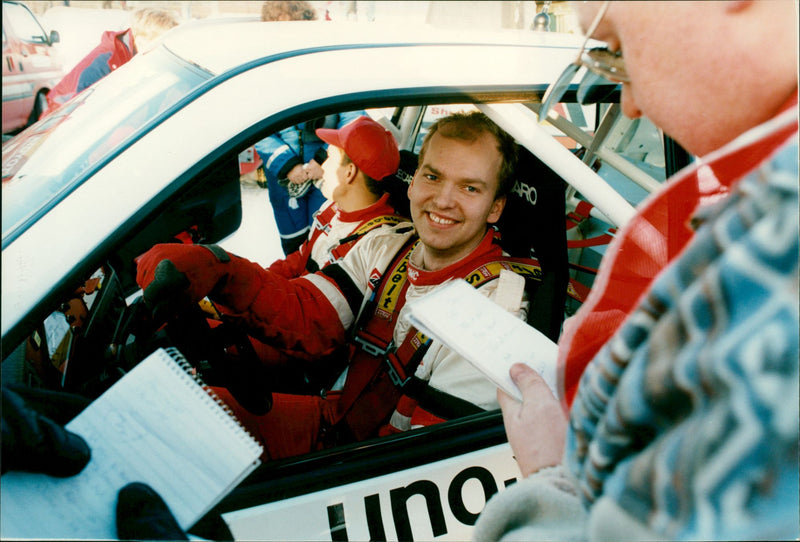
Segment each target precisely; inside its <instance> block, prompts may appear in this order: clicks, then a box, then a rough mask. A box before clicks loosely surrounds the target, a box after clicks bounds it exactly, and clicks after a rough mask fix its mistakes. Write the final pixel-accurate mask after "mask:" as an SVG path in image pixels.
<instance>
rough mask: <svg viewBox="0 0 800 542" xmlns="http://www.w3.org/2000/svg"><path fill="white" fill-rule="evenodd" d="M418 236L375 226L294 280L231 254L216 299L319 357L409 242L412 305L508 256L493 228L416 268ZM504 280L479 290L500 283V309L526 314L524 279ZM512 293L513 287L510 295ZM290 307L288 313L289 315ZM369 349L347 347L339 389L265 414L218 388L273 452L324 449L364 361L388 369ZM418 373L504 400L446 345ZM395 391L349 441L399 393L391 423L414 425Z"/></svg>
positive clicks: (406, 227)
mask: <svg viewBox="0 0 800 542" xmlns="http://www.w3.org/2000/svg"><path fill="white" fill-rule="evenodd" d="M415 240H416V236H415V232H414V230H413V227H411V225H410V224H408V223H405V224H400V225H398V226H395V227H393V228H379V229H377V230H374V231H372V232H371V233H370V234H368V235H366V236H364V237H363V238H362V239H361V240H360V242H359V243H358V244H357V245H356V246H355V247H353V248H352V250H350V252H349V253H348V254H347V255H346V256H345V257H344V258H343V259H342V260H340V261H339V262H337V263H335V264H331V265H328V266H327V267H325V268H324V269H323V270H322V271H320V272H317V273H313V274H307V275H304V276H302V277H300V278H296V279H293V280H287V279H286V278H285V277H282V276H279V275H278V274H277V273H274V272H271V271H269V270H264V269H263V268H261V267H260V266H258V265H257V264H253V263H251V262H247V261H246V260H242V259H240V258H236V257H235V256H232V259H233V260H234V261H232V262H231V263H234V264H235V269H236V270H235V272H234V273H232V274H230V276H231V278H230V279H229V280H228V281H227V282H226V284H225V285H224V287H222V288H218V289H216V291H215V292H214V294H212V296H211V297H212V299H213V300H214V301H215V302H218V303H220V304H222V305H224V306H225V307H226V310H225V312H226V313H227V314H228V315H229V316H231V317H233V318H238V319H241V320H244V321H245V322H246V324H247V327H248V328H249V329H250V333H251V334H252V335H254V336H255V337H257V338H258V339H259V340H261V341H264V342H266V343H268V344H271V345H273V346H276V347H280V348H282V349H285V350H288V351H294V352H297V353H303V354H305V355H311V356H315V357H317V356H323V355H326V354H328V353H330V352H332V351H333V350H334V349H336V348H337V347H338V346H339V345H342V344H344V343H345V342H346V341H347V331H349V330H351V328H353V326H354V324H355V322H356V319H357V318H358V315H359V312H360V310H361V309H362V308H363V306H365V305H366V301H367V299H368V298H369V297H370V294H371V292H372V290H373V289H375V288H376V287H377V286H378V284H380V282H381V277H383V276H384V274H386V273H390V274H391V273H392V270H393V269H397V265H398V264H397V259H398V254H400V253H402V251H403V250H404V249H406V250H407V251H408V256H407V258H408V259H407V269H408V271H407V283H408V284H407V287H406V289H405V292H404V294H403V296H402V297H403V301H406V302H409V301H412V300H413V299H415V298H418V297H420V296H423V295H425V294H427V293H428V292H430V291H431V290H433V289H435V288H437V287H439V286H440V285H442V284H443V283H444V282H446V281H448V280H450V279H453V278H464V277H467V276H468V275H470V274H472V273H473V272H474V271H475V270H476V269H480V268H484V267H487V264H489V263H490V262H493V263H494V262H498V261H503V260H506V259H507V257H506V256H505V255H504V254H503V252H502V250H501V248H500V246H499V245H498V244H497V243H496V242H495V240H496V239H495V235H494V232H493V231H489V232H487V234H486V236H485V237H484V239H483V240H482V241H481V243H480V244H479V246H478V247H476V248H475V250H473V252H472V253H471V254H470V255H469V256H467V257H466V258H464V259H462V260H461V261H459V262H456V263H455V264H453V265H451V266H449V267H447V268H445V269H442V270H440V271H435V272H430V271H426V270H424V269H420V268H419V267H418V266H417V265H415V258H414V252H413V251H412V250H410V247H411V245H412V243H413V242H414V241H415ZM237 260H238V261H237ZM499 277H500V278H499V279H498V280H487V281H485V282H483V283H481V287H480V289H479V291H480V292H481V293H483V294H484V295H487V296H489V297H490V298H492V299H494V298H495V294H496V293H497V292H498V290H499V289H500V285H501V284H502V285H503V288H502V290H503V296H502V297H503V299H504V300H505V301H504V302H503V306H504V307H505V308H506V309H507V310H510V311H511V312H513V313H515V314H516V315H518V316H519V317H521V318H525V316H526V315H527V300H526V298H525V294H524V287H525V286H524V279H522V278H521V277H520V276H519V275H517V274H516V273H515V272H512V271H502V272H500V273H499ZM509 292H513V293H512V294H511V295H509ZM234 295H235V299H234V298H233V297H234ZM399 306H400V304H399V303H398V307H399ZM406 306H407V305H405V304H403V306H402V307H400V308H399V311H398V312H397V314H396V317H395V318H394V325H393V329H392V334H393V337H392V338H393V340H394V343H395V344H398V345H400V344H403V342H404V339H405V338H406V335H407V334H409V330H410V324H409V323H408V322H407V321H406V319H405V318H403V314H404V309H405V307H406ZM286 314H290V315H292V316H291V317H286V316H285V315H286ZM370 318H372V317H370ZM363 352H364V351H363V350H361V349H360V348H359V347H358V346H356V345H355V344H351V346H350V362H349V363H350V364H349V367H348V370H347V374H346V376H345V377H344V379H343V380H344V384H343V387H342V389H341V392H339V391H336V390H334V391H331V392H329V393H327V394H324V395H323V396H299V395H287V394H273V401H274V403H273V408H272V410H271V411H270V412H269V413H268V414H266V415H264V416H254V415H252V414H250V413H248V412H247V411H245V410H244V409H242V408H240V407H239V406H238V405H237V404H236V402H235V401H234V400H233V399H232V397H231V396H230V395H229V394H227V393H226V392H224V390H218V393H219V394H220V395H221V396H222V397H223V399H225V400H226V401H228V402H229V403H230V405H231V407H232V408H233V410H234V411H235V412H236V414H237V415H238V416H239V418H240V419H241V420H242V423H243V424H244V425H245V426H246V427H247V428H248V429H249V430H250V431H251V432H252V433H253V434H254V435H256V436H257V438H259V439H261V440H262V443H263V445H264V447H265V450H266V451H267V453H266V455H267V456H268V457H269V458H272V459H276V458H279V457H287V456H291V455H296V454H300V453H305V452H308V451H311V450H315V449H321V448H324V447H325V446H327V445H328V444H331V443H333V442H332V440H330V435H331V434H334V433H336V435H337V437H336V438H340V437H341V435H342V433H340V432H338V429H340V428H341V424H339V422H340V421H342V419H343V417H344V416H345V414H347V413H348V412H346V411H349V410H350V407H351V406H352V403H349V402H348V403H347V404H346V405H343V404H341V398H342V397H347V396H348V393H350V394H351V395H352V393H351V391H352V390H353V389H354V387H355V386H358V385H359V380H361V381H363V380H364V379H365V378H369V377H370V375H368V374H366V373H365V372H364V371H363V370H362V368H366V370H367V371H371V370H374V369H375V367H378V366H382V363H383V360H377V361H376V358H375V357H374V356H373V357H370V356H365V355H364V353H363ZM414 376H415V377H416V378H417V379H419V380H421V381H424V382H426V383H427V385H428V386H429V387H432V388H434V389H436V390H437V391H439V392H442V393H445V394H449V395H452V396H455V397H456V398H458V399H461V400H464V401H466V402H468V403H471V404H473V405H476V406H477V407H479V408H480V409H492V408H497V407H498V404H497V395H496V393H497V392H496V390H497V388H496V386H495V385H494V384H493V383H492V382H490V381H489V380H488V379H486V378H485V377H484V376H483V375H482V374H481V373H480V372H479V371H478V370H477V369H475V368H474V367H473V366H472V365H471V364H469V362H467V361H466V360H465V359H463V358H462V357H460V356H459V355H457V354H456V353H454V352H453V351H451V350H450V349H448V348H447V347H445V346H443V345H440V344H436V343H433V344H431V345H430V346H429V347H428V348H427V350H426V351H425V353H424V356H423V357H422V359H421V361H420V362H419V365H418V366H417V367H416V369H415V371H414ZM399 395H401V394H398V396H397V397H394V399H393V400H392V402H391V403H390V404H389V405H388V410H387V411H386V413H385V414H386V415H385V416H384V417H383V418H382V419H380V420H379V422H378V423H376V424H374V423H372V422H370V424H371V425H369V426H366V427H364V426H359V427H352V425H348V429H349V432H347V433H346V434H345V437H344V438H343V440H345V441H347V440H360V439H361V438H365V437H367V436H370V435H376V434H377V433H378V430H379V429H380V427H381V426H382V425H383V424H385V423H386V421H387V420H388V418H389V416H390V415H391V413H392V410H394V408H395V406H396V405H397V402H398V400H400V402H401V406H404V408H403V409H402V410H404V412H403V413H402V415H400V414H397V415H395V416H394V417H393V419H392V424H393V425H394V426H395V428H396V429H400V430H402V429H408V428H410V427H411V424H412V423H416V420H415V421H412V417H413V414H414V413H413V412H409V409H408V403H409V401H408V400H406V399H405V398H400V397H399ZM359 400H360V399H359ZM356 402H358V401H356ZM412 402H413V401H412ZM386 406H387V405H385V404H384V405H381V407H384V408H385V407H386ZM411 410H414V409H413V408H412V409H411ZM398 416H399V418H398ZM417 419H419V420H421V421H420V423H421V424H424V423H431V422H433V421H436V420H435V419H434V418H430V417H427V419H426V417H425V416H418V417H417ZM398 420H399V421H398ZM337 424H339V425H338V426H337ZM383 432H386V431H385V430H384V431H383Z"/></svg>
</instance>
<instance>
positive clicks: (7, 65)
mask: <svg viewBox="0 0 800 542" xmlns="http://www.w3.org/2000/svg"><path fill="white" fill-rule="evenodd" d="M59 40H60V36H59V34H58V32H57V31H56V30H51V31H50V32H49V33H48V32H46V31H45V29H44V28H43V27H42V25H41V23H40V22H39V20H38V19H37V18H36V15H34V14H33V12H32V11H31V10H30V9H28V7H27V6H26V5H25V4H22V3H20V2H12V1H3V134H10V133H13V132H16V131H19V130H20V129H22V128H25V127H26V126H29V125H31V124H33V123H34V122H36V121H37V120H39V116H40V115H41V114H42V113H43V112H44V111H45V109H47V98H46V96H47V92H48V91H49V90H50V89H51V88H53V86H55V85H56V83H58V82H59V81H60V80H61V77H62V76H63V75H64V70H63V66H62V64H61V62H60V61H59V60H58V58H57V55H56V53H55V50H54V47H53V46H54V44H56V43H58V42H59ZM4 139H5V137H4Z"/></svg>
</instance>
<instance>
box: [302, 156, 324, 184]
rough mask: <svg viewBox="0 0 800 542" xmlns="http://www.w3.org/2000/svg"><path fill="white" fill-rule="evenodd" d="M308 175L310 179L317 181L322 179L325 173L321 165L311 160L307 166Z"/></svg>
mask: <svg viewBox="0 0 800 542" xmlns="http://www.w3.org/2000/svg"><path fill="white" fill-rule="evenodd" d="M306 174H307V175H308V178H309V179H311V180H312V181H316V180H317V179H321V178H322V176H323V175H324V174H325V173H324V172H323V171H322V166H321V165H319V164H318V163H317V161H316V160H311V161H310V162H309V163H307V164H306Z"/></svg>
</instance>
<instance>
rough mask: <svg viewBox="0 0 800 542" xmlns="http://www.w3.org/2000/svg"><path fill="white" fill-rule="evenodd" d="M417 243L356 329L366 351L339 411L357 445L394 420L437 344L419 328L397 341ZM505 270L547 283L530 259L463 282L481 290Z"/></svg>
mask: <svg viewBox="0 0 800 542" xmlns="http://www.w3.org/2000/svg"><path fill="white" fill-rule="evenodd" d="M412 240H413V241H414V242H413V243H408V244H407V245H406V246H405V247H404V248H403V249H401V250H400V251H399V252H398V254H397V256H396V257H395V259H394V260H393V262H392V264H391V265H390V266H389V267H388V268H387V269H388V270H390V271H389V273H386V274H384V275H383V276H382V277H381V283H380V286H379V287H378V288H377V289H376V290H375V291H374V292H373V295H372V299H371V301H370V303H369V304H368V305H367V308H366V310H364V311H362V315H361V317H360V318H359V320H358V322H357V324H356V326H354V329H355V332H354V335H353V341H354V342H355V343H356V344H357V345H358V346H359V347H360V350H357V351H356V352H355V353H354V355H353V358H352V361H351V363H350V369H349V371H348V382H347V385H346V386H345V389H344V391H343V395H342V397H341V399H340V400H339V403H338V405H339V414H340V419H341V422H340V423H341V425H343V426H345V427H346V431H347V433H349V434H350V435H352V437H354V438H355V439H356V440H361V439H364V438H367V437H369V436H370V435H372V434H373V433H374V432H375V430H376V429H377V428H378V427H380V425H381V424H382V423H383V422H384V421H385V420H386V419H387V418H388V417H389V415H390V414H391V413H392V411H393V410H394V408H395V406H396V404H397V401H398V400H399V399H400V397H401V396H402V395H403V394H404V393H405V388H406V387H407V384H408V383H409V382H414V381H415V380H414V378H413V376H414V373H415V372H416V369H417V367H418V366H419V364H420V362H421V361H422V358H423V357H424V355H425V353H426V352H427V350H428V348H429V347H430V344H431V340H430V338H428V337H426V336H425V335H424V334H423V333H422V332H420V331H418V330H417V329H415V328H413V327H412V328H411V329H410V330H409V332H408V333H407V334H406V337H405V339H404V340H403V342H402V343H401V344H400V345H399V346H397V347H396V345H395V344H394V340H393V336H394V328H395V325H396V324H397V320H398V318H399V314H400V311H401V309H402V307H403V305H404V303H405V300H406V291H407V289H408V286H409V282H408V273H407V270H408V261H409V258H410V257H411V253H412V251H413V249H414V247H415V246H416V243H417V242H418V240H417V239H415V238H412ZM503 269H508V270H510V271H513V272H515V273H519V274H521V275H523V276H524V277H527V278H530V279H534V280H541V267H540V266H539V264H538V262H537V261H536V260H531V259H524V258H506V259H503V260H496V259H487V261H484V262H481V263H480V264H479V265H478V267H477V268H475V269H474V270H473V271H471V272H469V273H466V274H465V275H464V277H463V278H464V279H465V280H467V282H469V283H470V284H472V285H473V286H474V287H476V288H478V287H480V286H482V285H483V284H485V283H486V282H489V281H491V280H494V279H496V278H498V277H499V276H500V272H501V271H502V270H503ZM416 387H417V388H419V387H420V385H419V384H417V385H416ZM434 395H436V394H432V395H431V396H429V399H428V401H427V402H428V403H432V402H433V400H432V399H430V397H433V396H434ZM440 396H441V395H440ZM464 403H466V401H464ZM475 408H478V407H475ZM434 410H438V409H434ZM445 410H450V409H447V408H445ZM479 410H480V409H479Z"/></svg>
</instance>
